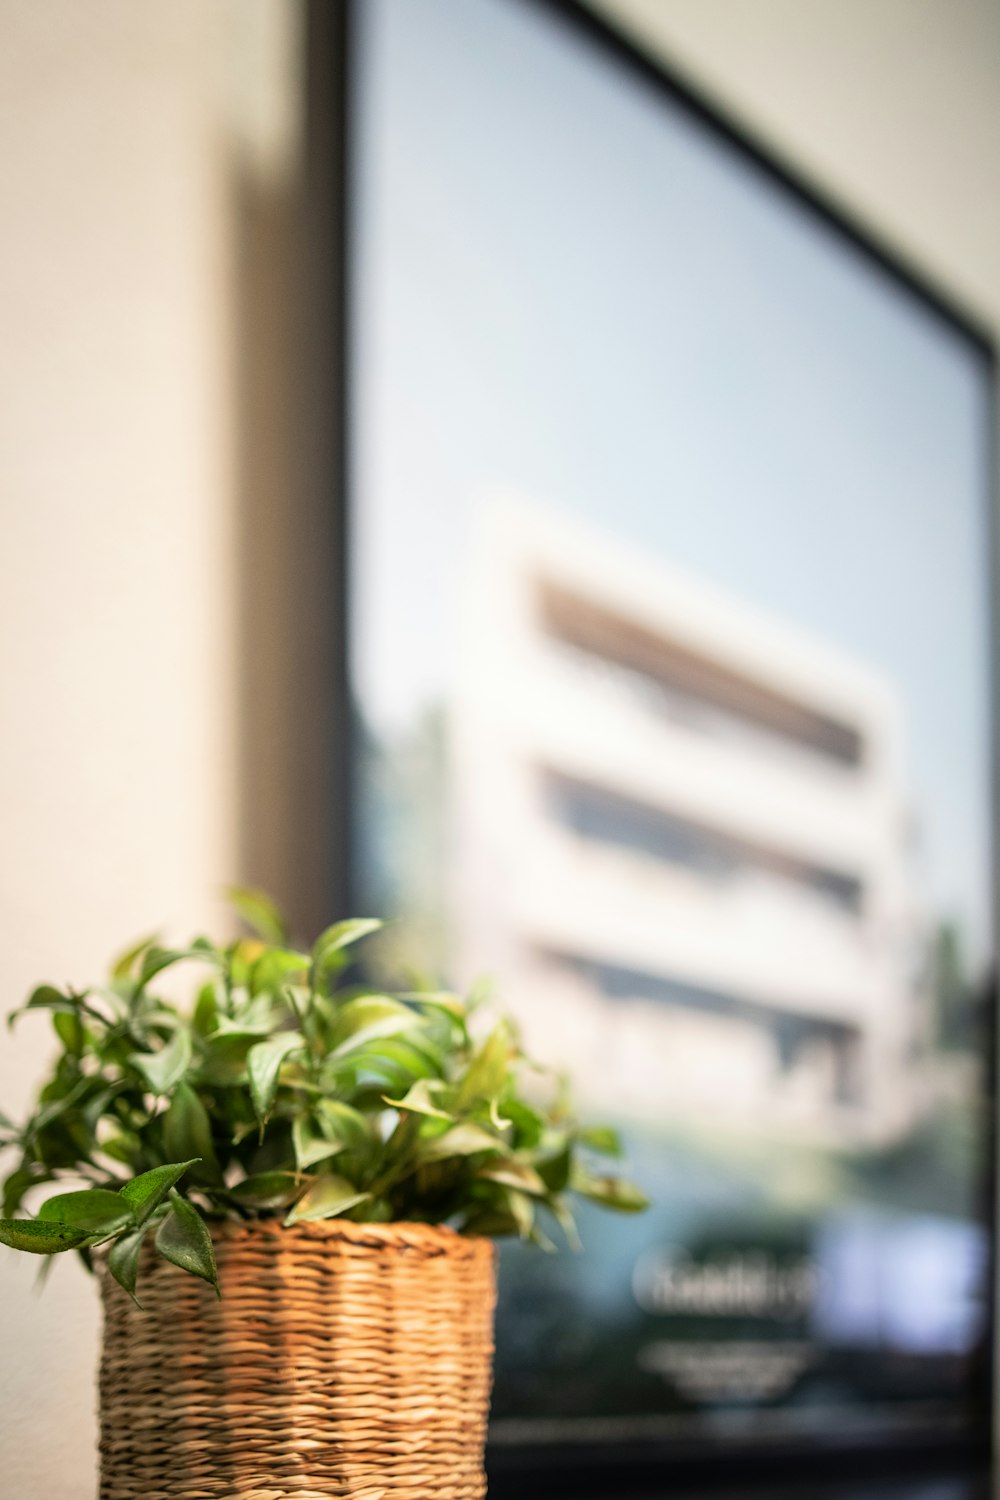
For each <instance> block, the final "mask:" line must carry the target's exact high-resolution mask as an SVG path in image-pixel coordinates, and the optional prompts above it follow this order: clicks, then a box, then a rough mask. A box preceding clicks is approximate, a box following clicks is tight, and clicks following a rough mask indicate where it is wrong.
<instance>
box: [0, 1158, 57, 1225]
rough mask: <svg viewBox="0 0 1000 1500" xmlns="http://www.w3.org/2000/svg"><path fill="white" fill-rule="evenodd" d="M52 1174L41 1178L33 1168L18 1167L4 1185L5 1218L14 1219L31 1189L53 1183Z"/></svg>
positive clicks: (46, 1174)
mask: <svg viewBox="0 0 1000 1500" xmlns="http://www.w3.org/2000/svg"><path fill="white" fill-rule="evenodd" d="M51 1181H52V1177H51V1174H50V1173H48V1172H46V1173H45V1174H44V1175H42V1176H39V1175H38V1174H37V1173H36V1172H35V1171H34V1170H33V1169H32V1168H31V1167H18V1168H17V1169H16V1170H15V1171H13V1172H11V1174H10V1176H9V1177H8V1178H7V1180H6V1182H5V1183H4V1185H3V1213H4V1217H5V1218H8V1219H12V1218H13V1217H14V1215H15V1214H16V1213H17V1210H18V1209H19V1208H20V1207H21V1200H22V1199H23V1197H24V1195H25V1193H26V1192H27V1191H28V1189H29V1188H33V1187H38V1186H40V1185H41V1184H42V1183H43V1182H51Z"/></svg>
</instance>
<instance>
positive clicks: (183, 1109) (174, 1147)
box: [163, 1081, 222, 1182]
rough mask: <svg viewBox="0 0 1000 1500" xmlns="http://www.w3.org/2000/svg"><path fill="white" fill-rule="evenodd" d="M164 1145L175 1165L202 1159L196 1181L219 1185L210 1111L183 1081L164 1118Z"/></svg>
mask: <svg viewBox="0 0 1000 1500" xmlns="http://www.w3.org/2000/svg"><path fill="white" fill-rule="evenodd" d="M163 1144H164V1148H165V1149H166V1153H167V1155H168V1156H169V1157H171V1158H172V1159H173V1160H174V1161H181V1160H198V1159H200V1160H199V1165H198V1166H197V1167H195V1168H192V1172H191V1175H192V1177H193V1178H195V1179H197V1180H199V1181H202V1182H217V1181H218V1180H219V1178H220V1177H221V1175H222V1174H221V1171H220V1168H219V1163H218V1159H217V1157H216V1155H215V1147H214V1145H213V1144H212V1122H211V1120H210V1119H209V1116H208V1110H207V1109H206V1108H205V1106H204V1104H203V1103H202V1102H201V1100H200V1099H199V1097H198V1095H197V1094H196V1093H195V1091H194V1089H193V1088H192V1087H191V1085H190V1084H189V1083H184V1082H183V1081H182V1082H181V1083H179V1084H178V1085H177V1087H176V1089H175V1090H174V1095H173V1098H172V1099H171V1101H170V1108H169V1109H168V1110H167V1112H166V1114H165V1115H164V1116H163Z"/></svg>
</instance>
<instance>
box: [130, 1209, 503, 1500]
mask: <svg viewBox="0 0 1000 1500" xmlns="http://www.w3.org/2000/svg"><path fill="white" fill-rule="evenodd" d="M213 1238H214V1240H215V1250H216V1258H217V1260H218V1265H219V1276H220V1280H221V1284H222V1291H223V1297H222V1301H221V1302H220V1301H217V1300H216V1298H215V1295H214V1293H213V1292H212V1290H211V1289H210V1288H209V1287H207V1286H205V1284H204V1283H203V1282H200V1281H196V1280H195V1279H194V1277H192V1276H188V1275H185V1274H184V1273H183V1272H181V1271H178V1270H177V1269H176V1268H175V1267H173V1266H170V1265H167V1264H166V1263H165V1262H163V1261H162V1260H160V1259H159V1258H154V1257H153V1256H152V1254H149V1255H148V1258H147V1259H146V1260H145V1261H144V1263H143V1267H142V1270H141V1273H140V1283H139V1294H140V1297H141V1299H142V1302H143V1306H144V1308H145V1309H146V1311H145V1312H139V1311H138V1309H137V1308H135V1307H134V1306H133V1304H132V1303H131V1301H130V1300H129V1298H128V1297H127V1296H126V1295H125V1293H124V1292H123V1291H122V1290H121V1288H120V1287H119V1286H118V1285H117V1283H116V1282H115V1281H113V1280H112V1278H111V1277H110V1275H108V1274H107V1271H106V1269H104V1268H100V1277H101V1289H102V1294H103V1299H104V1311H105V1332H104V1350H103V1356H102V1360H101V1371H100V1400H101V1488H100V1500H291V1497H294V1500H321V1497H322V1500H327V1497H329V1496H340V1497H345V1500H347V1497H350V1500H378V1497H380V1496H385V1497H386V1500H389V1497H392V1500H474V1497H480V1496H482V1495H484V1494H485V1492H486V1481H485V1477H484V1473H483V1445H484V1441H485V1436H486V1419H487V1413H488V1407H489V1395H490V1380H491V1369H492V1354H493V1305H494V1300H495V1286H494V1252H493V1245H492V1243H491V1242H490V1241H489V1240H482V1239H471V1238H468V1239H467V1238H463V1237H462V1236H460V1235H457V1234H455V1233H453V1232H452V1231H451V1230H449V1229H441V1228H431V1227H428V1226H425V1225H422V1224H388V1225H375V1224H350V1223H342V1222H332V1221H330V1222H326V1223H318V1224H297V1225H295V1227H294V1228H291V1229H284V1228H282V1227H281V1226H280V1225H278V1224H277V1223H272V1222H258V1223H252V1224H250V1223H248V1224H226V1225H223V1226H221V1227H220V1228H219V1229H218V1230H217V1231H215V1232H214V1234H213Z"/></svg>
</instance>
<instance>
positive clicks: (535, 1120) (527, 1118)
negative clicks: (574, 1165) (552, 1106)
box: [500, 1093, 545, 1150]
mask: <svg viewBox="0 0 1000 1500" xmlns="http://www.w3.org/2000/svg"><path fill="white" fill-rule="evenodd" d="M500 1108H501V1110H502V1111H503V1113H504V1115H505V1116H506V1117H507V1119H508V1120H509V1121H510V1123H511V1124H512V1125H513V1127H514V1144H515V1145H516V1146H517V1147H519V1148H523V1149H525V1150H531V1149H532V1148H533V1147H535V1146H537V1145H538V1144H539V1142H540V1141H541V1139H542V1132H543V1130H544V1128H545V1121H544V1120H543V1119H542V1117H541V1115H540V1114H539V1113H538V1111H537V1110H536V1109H532V1108H531V1107H530V1105H527V1104H525V1103H524V1101H523V1100H521V1099H518V1098H516V1096H515V1095H513V1094H511V1093H506V1094H504V1096H503V1098H502V1100H501V1101H500Z"/></svg>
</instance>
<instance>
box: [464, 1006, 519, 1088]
mask: <svg viewBox="0 0 1000 1500" xmlns="http://www.w3.org/2000/svg"><path fill="white" fill-rule="evenodd" d="M511 1052H512V1046H511V1039H510V1031H509V1029H508V1027H507V1025H506V1023H505V1022H503V1021H501V1022H500V1024H499V1025H498V1026H497V1027H495V1028H494V1030H493V1031H492V1032H491V1033H490V1035H489V1036H488V1037H487V1039H486V1041H485V1043H484V1044H483V1047H482V1049H481V1050H480V1051H479V1052H478V1053H477V1054H476V1056H475V1057H474V1058H473V1060H472V1064H471V1066H470V1068H469V1071H468V1072H467V1073H466V1075H465V1077H464V1078H463V1079H462V1082H461V1083H460V1085H459V1090H458V1108H459V1110H464V1109H468V1108H470V1107H471V1106H472V1105H473V1104H478V1103H480V1102H482V1103H485V1102H487V1101H489V1100H491V1099H495V1098H496V1097H497V1096H498V1095H499V1094H501V1093H502V1092H503V1090H504V1089H505V1088H506V1086H507V1081H508V1078H509V1076H510V1059H511Z"/></svg>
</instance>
